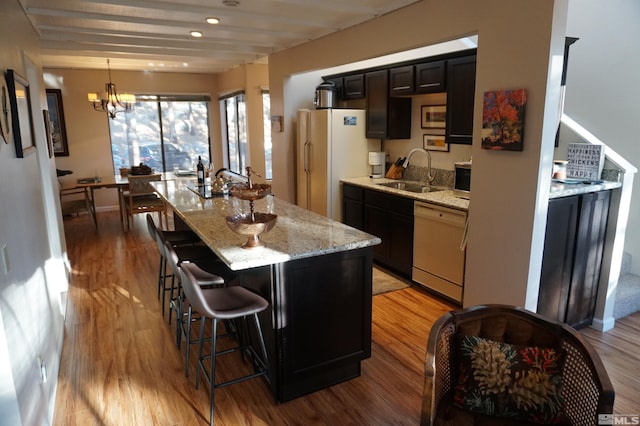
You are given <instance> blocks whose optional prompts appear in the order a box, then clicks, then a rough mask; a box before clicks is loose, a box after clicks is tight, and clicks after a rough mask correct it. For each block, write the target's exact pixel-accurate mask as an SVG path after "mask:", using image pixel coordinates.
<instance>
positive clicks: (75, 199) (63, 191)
mask: <svg viewBox="0 0 640 426" xmlns="http://www.w3.org/2000/svg"><path fill="white" fill-rule="evenodd" d="M59 186H60V189H59V195H60V210H61V212H62V216H63V217H64V216H71V215H74V214H76V215H77V214H79V213H81V212H85V211H86V212H87V213H88V214H89V217H90V218H91V221H92V222H93V226H95V227H96V229H97V228H98V222H97V221H96V211H95V204H94V203H93V199H92V198H91V191H90V190H89V188H86V187H85V188H79V187H73V188H62V186H61V185H59Z"/></svg>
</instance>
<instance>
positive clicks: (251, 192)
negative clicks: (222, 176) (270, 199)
mask: <svg viewBox="0 0 640 426" xmlns="http://www.w3.org/2000/svg"><path fill="white" fill-rule="evenodd" d="M229 192H230V193H231V195H233V196H234V197H237V198H240V199H241V200H249V201H255V200H260V199H262V198H264V197H266V196H267V195H269V194H270V193H271V185H268V184H266V183H254V184H253V185H252V186H251V188H249V185H247V184H245V183H236V184H234V185H231V187H230V188H229Z"/></svg>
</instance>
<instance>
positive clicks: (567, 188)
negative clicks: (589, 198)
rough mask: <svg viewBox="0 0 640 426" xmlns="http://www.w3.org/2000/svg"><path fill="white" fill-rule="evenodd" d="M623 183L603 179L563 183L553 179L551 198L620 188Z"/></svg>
mask: <svg viewBox="0 0 640 426" xmlns="http://www.w3.org/2000/svg"><path fill="white" fill-rule="evenodd" d="M621 186H622V183H620V182H611V181H601V182H599V183H587V184H585V183H578V184H568V183H562V182H559V181H556V180H552V181H551V192H549V198H550V199H551V198H562V197H569V196H571V195H579V194H587V193H589V192H598V191H606V190H608V189H616V188H620V187H621Z"/></svg>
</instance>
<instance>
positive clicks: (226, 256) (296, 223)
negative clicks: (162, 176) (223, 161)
mask: <svg viewBox="0 0 640 426" xmlns="http://www.w3.org/2000/svg"><path fill="white" fill-rule="evenodd" d="M152 185H153V187H154V188H155V190H156V191H157V192H158V193H159V194H160V196H161V197H162V198H164V199H165V201H167V203H169V204H170V205H171V207H172V208H173V210H174V214H176V215H177V216H179V217H180V218H181V219H182V220H183V221H184V222H185V223H186V224H187V225H188V226H189V227H190V228H191V229H193V230H194V231H195V232H196V233H197V234H198V235H199V236H200V238H201V239H202V241H203V242H204V243H205V244H206V245H207V246H209V247H210V248H211V249H212V250H213V251H214V252H215V253H216V255H218V256H219V257H220V259H222V261H224V262H225V263H226V264H227V265H228V266H229V268H231V269H233V270H242V269H248V268H254V267H258V266H265V265H272V264H276V263H281V262H286V261H289V260H295V259H302V258H307V257H313V256H319V255H323V254H329V253H335V252H340V251H347V250H354V249H358V248H363V247H369V246H373V245H376V244H380V238H378V237H375V236H373V235H371V234H368V233H365V232H362V231H359V230H357V229H355V228H352V227H350V226H347V225H344V224H342V223H339V222H336V221H334V220H331V219H329V218H326V217H324V216H321V215H319V214H316V213H313V212H310V211H308V210H305V209H303V208H301V207H298V206H295V205H293V204H290V203H287V202H286V201H283V200H280V199H278V198H276V197H273V196H271V195H269V196H267V197H265V198H263V199H261V200H257V201H256V202H255V211H256V212H262V213H273V214H276V215H277V216H278V219H277V222H276V225H275V227H274V228H273V229H272V230H271V231H269V232H267V233H264V234H261V235H260V240H261V241H263V242H264V243H265V244H266V246H265V247H260V248H254V249H243V248H242V247H241V245H242V244H243V243H244V242H245V241H247V237H246V236H243V235H239V234H236V233H234V232H233V231H231V229H229V227H228V226H227V224H226V220H225V217H226V216H229V215H233V214H237V213H244V212H249V202H248V201H243V200H240V199H238V198H236V197H233V196H229V195H225V196H216V197H214V198H208V199H204V198H201V197H200V196H198V195H197V194H196V193H195V192H193V191H191V190H190V189H189V186H194V185H196V182H195V180H193V179H178V180H171V181H161V182H153V183H152Z"/></svg>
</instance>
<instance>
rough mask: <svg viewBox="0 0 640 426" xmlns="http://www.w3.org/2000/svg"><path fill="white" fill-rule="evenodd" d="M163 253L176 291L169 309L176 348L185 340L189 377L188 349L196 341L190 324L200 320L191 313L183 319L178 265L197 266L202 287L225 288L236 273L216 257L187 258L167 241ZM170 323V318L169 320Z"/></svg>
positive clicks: (183, 303) (186, 369)
mask: <svg viewBox="0 0 640 426" xmlns="http://www.w3.org/2000/svg"><path fill="white" fill-rule="evenodd" d="M164 252H165V256H166V258H167V263H168V265H169V268H170V269H171V271H172V275H173V278H172V284H173V283H175V285H173V287H175V289H176V296H175V298H174V297H173V290H172V291H171V301H172V306H171V309H172V310H174V309H175V311H176V346H178V348H180V346H181V343H182V337H184V338H185V341H186V343H187V345H186V356H185V358H186V364H185V374H186V375H187V376H188V375H189V348H190V345H191V344H194V343H197V339H196V340H192V339H191V323H192V322H193V321H197V320H199V319H200V317H199V316H197V317H195V318H192V316H191V311H190V310H189V313H188V315H186V318H185V309H184V305H185V301H184V294H183V293H182V279H181V275H180V265H181V264H182V262H190V263H195V264H196V265H198V267H199V268H200V270H201V271H202V273H201V274H199V275H198V278H199V281H198V282H199V284H200V285H202V286H225V285H227V284H228V283H229V282H231V281H233V280H235V279H236V273H235V272H233V271H232V270H231V269H229V267H228V266H227V265H225V264H224V263H223V262H221V261H220V260H219V259H218V258H217V257H216V259H214V260H212V259H211V258H210V257H209V258H206V259H203V258H197V257H189V256H187V255H185V254H184V253H183V252H184V248H183V247H174V246H172V245H171V244H170V243H169V242H168V241H167V242H165V245H164ZM187 254H188V253H187ZM169 322H171V318H169Z"/></svg>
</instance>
